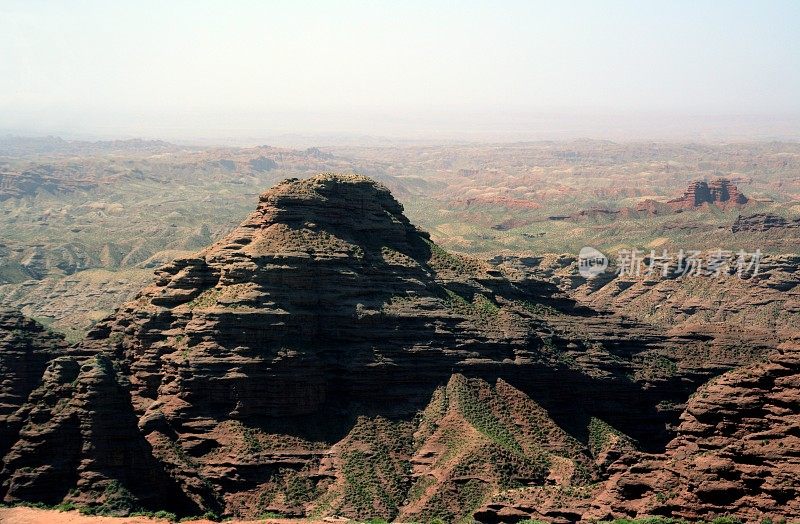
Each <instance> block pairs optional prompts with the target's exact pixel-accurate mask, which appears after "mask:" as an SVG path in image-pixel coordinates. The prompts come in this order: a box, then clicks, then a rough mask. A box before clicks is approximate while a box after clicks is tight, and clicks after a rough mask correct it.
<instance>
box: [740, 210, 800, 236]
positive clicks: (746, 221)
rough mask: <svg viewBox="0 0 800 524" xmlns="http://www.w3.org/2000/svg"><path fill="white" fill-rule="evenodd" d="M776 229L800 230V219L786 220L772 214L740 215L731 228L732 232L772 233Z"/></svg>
mask: <svg viewBox="0 0 800 524" xmlns="http://www.w3.org/2000/svg"><path fill="white" fill-rule="evenodd" d="M775 229H780V230H786V229H800V218H795V219H793V220H792V219H786V218H784V217H782V216H780V215H773V214H772V213H756V214H754V215H739V216H738V217H736V222H734V223H733V225H732V226H731V231H732V232H734V233H738V232H740V231H757V232H764V231H771V230H775Z"/></svg>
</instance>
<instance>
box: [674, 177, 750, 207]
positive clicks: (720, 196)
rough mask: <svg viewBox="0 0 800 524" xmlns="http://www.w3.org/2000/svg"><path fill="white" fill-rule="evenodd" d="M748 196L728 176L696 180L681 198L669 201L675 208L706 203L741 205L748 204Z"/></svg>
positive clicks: (724, 205)
mask: <svg viewBox="0 0 800 524" xmlns="http://www.w3.org/2000/svg"><path fill="white" fill-rule="evenodd" d="M747 201H748V199H747V197H746V196H744V194H742V193H741V192H740V191H739V188H737V187H736V185H734V184H733V183H732V182H731V181H730V180H728V179H727V178H716V179H714V180H712V181H711V182H706V181H705V180H699V181H695V182H692V183H690V184H689V187H688V188H687V189H686V191H685V192H684V193H683V196H681V197H680V198H675V199H672V200H670V201H668V202H667V204H668V205H669V206H670V207H672V208H673V209H694V208H697V207H700V206H703V205H705V204H709V205H711V204H713V205H716V206H719V207H728V206H739V205H743V204H746V203H747Z"/></svg>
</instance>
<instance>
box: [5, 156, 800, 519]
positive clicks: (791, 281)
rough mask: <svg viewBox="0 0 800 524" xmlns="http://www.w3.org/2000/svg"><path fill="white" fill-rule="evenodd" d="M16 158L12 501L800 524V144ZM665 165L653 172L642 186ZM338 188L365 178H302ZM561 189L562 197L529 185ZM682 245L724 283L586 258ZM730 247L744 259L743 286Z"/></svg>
mask: <svg viewBox="0 0 800 524" xmlns="http://www.w3.org/2000/svg"><path fill="white" fill-rule="evenodd" d="M8 144H11V145H8ZM8 144H6V145H5V146H4V147H5V149H3V148H0V151H2V152H5V154H6V157H5V160H4V161H3V162H4V165H5V168H4V169H6V171H7V172H8V173H9V174H7V175H6V176H5V178H3V182H2V184H1V185H0V188H2V190H3V191H5V193H4V194H5V195H6V196H5V197H4V198H5V199H4V200H3V201H2V202H0V208H2V209H3V217H2V219H3V220H4V221H5V224H6V225H7V226H8V231H9V234H8V236H7V238H6V237H4V238H3V246H4V247H3V249H5V251H4V253H5V257H4V258H3V259H2V277H3V279H4V282H5V283H4V284H3V285H2V286H0V300H2V302H3V303H5V304H6V309H3V310H2V312H0V370H2V371H3V373H4V381H3V382H2V384H0V417H2V418H1V419H0V422H2V426H0V429H2V440H1V441H0V444H2V447H1V449H0V451H2V454H3V458H2V470H1V471H0V497H2V499H3V500H4V501H5V502H6V503H11V504H13V503H20V502H37V503H43V504H46V505H59V504H61V505H63V504H68V505H70V506H72V505H74V506H75V507H81V508H83V509H84V511H85V512H89V513H96V514H101V515H125V514H129V513H131V512H136V511H149V512H151V513H152V512H156V511H160V510H161V511H169V512H173V513H175V514H176V515H177V516H179V517H184V516H192V515H202V514H203V513H208V515H210V516H215V517H217V516H218V517H228V518H238V519H248V518H259V517H261V516H265V515H272V516H275V515H282V516H285V517H292V518H305V519H321V518H329V519H330V518H343V519H355V520H362V521H364V520H367V519H371V518H383V519H387V520H397V521H406V522H412V521H413V522H432V521H435V520H436V519H440V520H442V521H444V522H472V521H475V520H477V521H478V522H487V523H491V522H518V521H523V520H525V519H538V520H544V521H547V522H578V521H582V520H589V519H591V520H603V519H611V518H621V517H644V516H649V515H659V516H666V517H674V518H686V519H690V520H699V519H703V520H710V519H712V518H714V517H719V516H723V515H728V514H730V515H735V516H737V517H740V518H742V519H744V520H747V521H759V522H760V521H761V520H763V519H773V521H776V520H779V519H782V518H788V519H791V518H795V517H797V516H798V513H799V512H800V508H797V507H796V503H797V500H798V490H799V489H800V485H799V484H800V483H798V478H800V474H798V467H800V466H798V464H797V463H796V456H797V445H798V438H800V436H798V435H797V427H798V426H797V424H798V422H797V417H798V411H797V410H798V401H797V398H796V393H797V391H798V384H796V382H797V381H796V378H797V373H798V369H797V363H798V359H797V355H796V353H797V352H798V351H800V347H799V346H798V340H799V339H800V335H799V333H800V321H799V320H798V319H799V318H800V316H798V313H799V312H800V302H799V300H798V297H799V295H798V294H799V293H800V289H798V287H797V284H798V283H800V255H798V254H797V252H796V246H797V243H796V240H797V235H798V233H797V231H798V229H797V228H795V227H794V226H793V223H794V222H793V221H796V220H797V218H796V213H797V209H796V208H797V204H796V201H797V200H796V199H797V187H796V184H797V178H796V177H797V169H796V168H797V165H796V155H797V151H796V147H795V146H794V145H791V144H788V145H782V144H771V145H766V144H762V145H752V144H751V145H737V146H736V147H734V146H732V145H720V146H714V147H711V146H707V147H706V146H702V147H701V146H696V147H690V146H687V145H684V146H681V147H678V146H673V145H650V146H645V145H643V144H628V145H617V144H611V143H596V142H577V143H573V144H568V145H565V144H532V145H525V146H523V145H520V146H519V147H517V146H504V147H498V148H488V147H479V146H465V147H456V146H449V147H441V148H438V149H437V148H409V149H397V150H381V151H376V150H371V149H359V150H355V149H353V150H343V149H340V150H335V151H330V152H323V151H319V150H314V149H311V150H306V151H291V150H277V149H273V148H264V147H261V148H252V149H214V150H208V149H200V148H183V147H178V146H173V145H171V144H166V143H162V142H155V143H151V142H144V143H141V142H137V143H128V142H122V143H99V144H98V143H94V144H92V143H69V142H66V143H65V142H63V141H58V140H55V141H50V142H48V141H39V142H36V141H34V142H25V141H19V140H16V141H15V140H9V141H8ZM0 145H2V144H0ZM12 145H13V146H14V147H11V146H12ZM679 151H680V152H682V153H680V155H679V153H678V152H679ZM737 151H738V153H737ZM379 152H380V153H382V154H384V160H378V159H377V158H376V155H377V154H378V153H379ZM448 155H449V156H448ZM673 155H674V156H673ZM669 158H673V160H669ZM448 159H449V160H448ZM512 159H513V160H512ZM478 160H480V162H482V163H483V164H481V165H482V167H480V166H476V164H477V163H478ZM662 161H663V162H665V164H663V169H662V170H661V171H658V173H659V176H660V177H662V178H663V180H661V179H659V180H660V181H659V182H657V183H656V182H653V181H654V180H656V179H657V178H658V177H656V176H655V175H653V174H652V173H650V171H648V172H647V173H645V172H642V171H641V169H643V166H645V165H647V166H650V168H653V166H655V165H658V163H659V162H662ZM403 162H406V163H405V164H404V163H403ZM44 163H47V164H48V165H49V166H50V168H48V169H45V168H43V167H42V166H41V165H40V164H44ZM76 163H78V164H77V165H76ZM34 164H36V165H37V166H38V167H34ZM90 164H91V165H93V166H94V167H93V168H92V169H85V168H84V167H83V166H86V165H90ZM537 165H538V167H537ZM502 166H504V167H502ZM601 166H603V167H601ZM333 169H335V170H346V171H357V172H360V173H366V174H369V175H371V176H369V177H368V176H365V175H364V174H347V175H340V174H321V175H314V176H310V177H309V175H311V173H314V172H316V171H324V170H333ZM637 170H639V171H637ZM34 171H35V172H36V173H38V174H37V175H36V176H34V174H35V173H33V172H34ZM44 172H47V176H44V175H42V176H39V175H41V174H42V173H44ZM26 173H27V174H26ZM32 173H33V174H32ZM70 173H72V174H70ZM74 173H80V174H81V175H80V177H78V176H75V175H74ZM411 173H414V174H411ZM637 173H638V174H637ZM787 173H789V174H787ZM791 173H793V175H791ZM634 174H636V176H638V177H639V178H640V181H642V180H648V181H650V184H649V185H644V184H641V183H639V184H631V183H630V182H627V184H628V185H629V186H630V187H627V188H626V187H625V186H622V185H621V184H622V179H623V178H626V177H629V176H633V175H634ZM711 174H713V176H709V175H711ZM23 175H24V176H23ZM723 175H724V176H723ZM552 177H557V178H558V180H560V181H561V183H563V184H565V185H569V186H570V187H571V189H565V190H564V191H562V192H561V193H552V194H550V193H547V194H546V192H547V191H550V189H547V188H548V187H550V186H548V183H549V184H553V183H554V182H553V178H552ZM703 178H708V180H709V182H708V183H705V182H704V183H700V182H698V180H701V179H703ZM31 180H33V182H31ZM548 180H549V182H548ZM676 180H679V181H680V184H673V182H675V181H676ZM588 183H590V184H592V185H593V187H594V186H596V187H595V188H594V189H592V190H591V191H588V190H587V187H588V186H585V185H584V184H588ZM509 184H514V185H513V186H512V185H509ZM704 184H705V185H704ZM268 186H271V188H270V189H269V190H267V191H266V192H263V193H260V196H257V195H258V194H259V191H260V189H262V188H263V187H268ZM537 187H538V188H541V191H544V193H542V192H539V191H540V190H538V189H536V188H537ZM525 188H527V189H525ZM476 195H477V196H476ZM547 195H549V197H548V198H545V196H547ZM599 195H604V196H603V198H604V201H603V204H602V206H600V205H598V204H597V201H596V197H598V196H599ZM468 200H469V201H468ZM401 202H404V203H407V204H408V205H405V206H404V205H403V204H401ZM253 207H255V210H254V211H250V212H249V214H248V211H247V209H248V208H249V209H250V210H252V209H253ZM167 211H168V212H167ZM776 217H777V218H776ZM498 219H500V221H499V222H498V221H497V220H498ZM451 221H452V222H451ZM237 224H238V225H237ZM452 224H456V225H457V226H454V225H452ZM462 226H463V227H466V226H468V227H469V228H472V229H470V230H469V231H470V232H467V230H465V229H462V230H460V231H461V233H459V231H456V230H455V229H454V227H462ZM540 226H541V227H545V226H546V227H547V228H551V229H548V230H547V231H543V233H544V234H541V235H539V233H541V232H542V231H540V232H539V233H534V231H535V230H536V228H539V227H540ZM688 226H690V227H688ZM462 233H464V234H462ZM529 240H530V242H528V241H529ZM684 242H690V243H691V244H687V245H686V247H694V248H700V249H703V250H706V251H707V252H709V253H710V252H712V251H713V250H714V249H715V248H719V247H724V248H725V249H728V250H730V251H731V254H730V257H729V259H726V261H727V264H726V265H725V266H724V269H723V270H721V271H719V272H717V273H714V272H710V273H708V272H705V273H698V274H689V275H673V274H669V275H667V274H666V273H665V274H661V273H659V272H656V273H649V274H648V273H644V274H637V275H618V274H616V273H615V272H613V271H608V272H606V273H604V274H602V275H600V276H598V277H596V278H586V277H584V276H581V275H580V274H579V272H578V259H577V256H576V255H577V250H578V249H579V248H580V246H581V245H586V244H591V245H595V246H597V247H599V248H602V249H604V250H606V251H607V252H609V253H613V252H614V251H615V250H617V249H623V248H626V247H627V248H634V247H638V248H639V249H642V250H643V251H644V250H646V251H645V253H647V252H649V251H650V249H651V248H652V249H653V250H655V248H656V247H657V248H658V250H659V251H661V250H662V249H663V250H672V249H677V248H678V247H679V246H684V244H683V243H684ZM522 246H524V248H523V247H522ZM576 246H577V247H576ZM545 247H546V249H545ZM738 248H742V249H748V250H754V249H761V250H763V259H761V261H760V267H759V270H758V272H757V273H754V272H753V271H752V270H751V272H750V273H749V274H747V275H741V274H738V273H737V270H736V263H735V256H734V252H735V250H736V249H738ZM562 250H563V251H565V252H560V251H562ZM459 251H460V252H459ZM467 252H468V253H467ZM20 310H21V312H20ZM29 317H34V319H36V320H38V322H37V321H35V320H31V319H30V318H29ZM48 326H49V329H48ZM64 335H66V338H65V336H64ZM1 511H3V512H7V511H16V510H6V509H4V510H1ZM26 518H27V517H26Z"/></svg>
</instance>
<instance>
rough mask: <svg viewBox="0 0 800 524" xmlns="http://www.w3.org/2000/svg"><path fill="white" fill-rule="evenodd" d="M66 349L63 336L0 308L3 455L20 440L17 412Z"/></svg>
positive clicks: (0, 447)
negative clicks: (45, 372)
mask: <svg viewBox="0 0 800 524" xmlns="http://www.w3.org/2000/svg"><path fill="white" fill-rule="evenodd" d="M66 347H67V345H66V343H65V342H64V339H63V338H62V337H61V336H58V335H56V334H53V333H50V332H49V331H47V330H46V329H45V328H44V327H43V326H42V325H41V324H39V323H37V322H34V321H33V320H30V319H28V318H25V317H24V316H23V315H22V314H21V313H20V312H19V311H17V310H14V309H8V308H0V377H2V381H1V382H0V454H2V455H5V453H6V451H8V448H9V447H10V446H11V444H12V443H13V442H14V441H15V440H16V438H17V434H18V432H19V428H20V424H21V421H20V419H19V417H17V416H16V412H17V410H18V409H19V408H20V407H22V405H23V404H24V403H25V401H26V400H27V399H28V395H30V393H31V392H32V391H33V390H34V389H35V388H36V386H37V385H38V384H39V381H40V380H41V377H42V373H43V372H44V370H45V368H46V367H47V363H48V362H49V361H50V360H51V359H53V358H55V357H57V356H58V355H59V354H61V353H62V352H63V351H65V350H66Z"/></svg>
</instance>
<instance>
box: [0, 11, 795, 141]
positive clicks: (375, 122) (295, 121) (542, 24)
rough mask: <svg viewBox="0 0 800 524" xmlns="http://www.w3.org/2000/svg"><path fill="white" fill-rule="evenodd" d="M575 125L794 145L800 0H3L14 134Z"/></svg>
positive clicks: (0, 116)
mask: <svg viewBox="0 0 800 524" xmlns="http://www.w3.org/2000/svg"><path fill="white" fill-rule="evenodd" d="M559 115H568V118H567V120H568V121H569V123H566V122H567V120H565V121H564V123H562V124H563V126H566V127H570V126H572V127H574V128H576V129H577V130H576V131H575V133H577V134H581V133H584V132H585V133H587V134H595V135H602V130H603V126H607V125H609V123H613V122H617V120H615V119H617V118H618V117H619V116H621V115H622V116H625V117H626V118H630V121H631V122H643V121H654V120H658V119H662V120H663V121H664V122H665V124H664V125H672V126H673V127H675V128H676V129H680V128H681V126H682V125H684V124H682V122H685V123H686V124H685V125H686V126H689V127H691V126H693V125H698V123H699V122H704V121H707V120H704V119H705V118H706V117H708V118H709V119H721V120H719V122H722V123H719V124H718V125H721V126H723V127H724V126H725V125H726V124H725V123H724V122H725V121H726V120H725V119H726V118H732V117H736V118H739V119H741V118H745V120H747V119H749V118H751V117H752V118H754V119H755V120H753V122H756V124H754V125H755V126H758V125H760V126H766V127H767V128H770V129H771V127H770V126H772V125H773V124H776V125H778V124H780V125H782V126H784V127H785V126H788V128H787V129H788V131H785V130H784V131H770V132H773V133H777V134H780V133H784V132H788V133H789V134H790V135H791V133H792V132H794V131H797V129H796V128H795V127H793V126H794V125H795V123H796V120H795V116H796V115H800V1H797V0H787V1H751V2H742V1H658V2H656V1H650V2H647V1H642V0H637V1H601V0H595V1H587V2H578V1H573V2H562V1H550V2H543V1H540V2H536V1H519V2H513V1H506V2H502V1H493V2H469V1H462V2H437V1H426V2H416V1H402V2H388V1H387V2H378V1H374V2H345V1H336V2H334V1H330V2H321V1H319V2H314V1H292V2H279V1H262V2H255V1H254V2H246V1H238V2H237V1H231V0H228V1H224V2H223V1H219V2H202V1H191V2H189V1H187V2H180V1H162V2H147V1H136V2H133V1H131V2H124V1H113V2H99V1H98V2H92V1H70V2H61V1H58V2H56V1H45V0H26V1H19V2H16V1H8V0H0V130H11V131H15V130H21V131H28V130H30V131H32V132H57V133H62V134H64V133H67V134H69V133H72V134H76V135H79V134H86V135H96V136H118V135H119V136H122V135H126V136H130V135H137V134H141V135H146V136H165V137H167V138H173V137H176V136H185V137H187V138H191V137H210V138H214V137H219V138H225V137H229V138H230V137H248V136H268V135H270V134H279V133H310V134H314V133H320V134H323V133H351V134H364V135H368V134H389V135H397V136H400V135H403V134H408V135H409V136H411V135H415V134H416V135H419V136H424V135H426V134H428V135H436V134H437V133H438V134H439V135H441V136H447V135H448V133H451V134H453V133H455V132H457V131H465V132H467V131H468V132H475V133H480V132H484V131H485V132H487V133H502V132H511V131H514V132H520V133H523V134H524V133H525V130H526V129H529V130H531V131H533V129H534V128H536V129H539V128H542V127H544V128H546V127H547V126H548V125H550V126H554V128H557V127H558V126H559V125H562V124H559V123H558V122H559V118H560V117H559ZM650 115H655V116H653V120H650ZM682 116H685V117H686V119H682ZM565 118H566V117H565ZM747 121H750V120H747ZM592 122H594V124H592ZM691 122H695V123H694V124H692V123H691ZM748 125H749V124H748ZM593 126H594V127H593ZM612 134H613V133H612ZM767 134H769V133H767Z"/></svg>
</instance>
